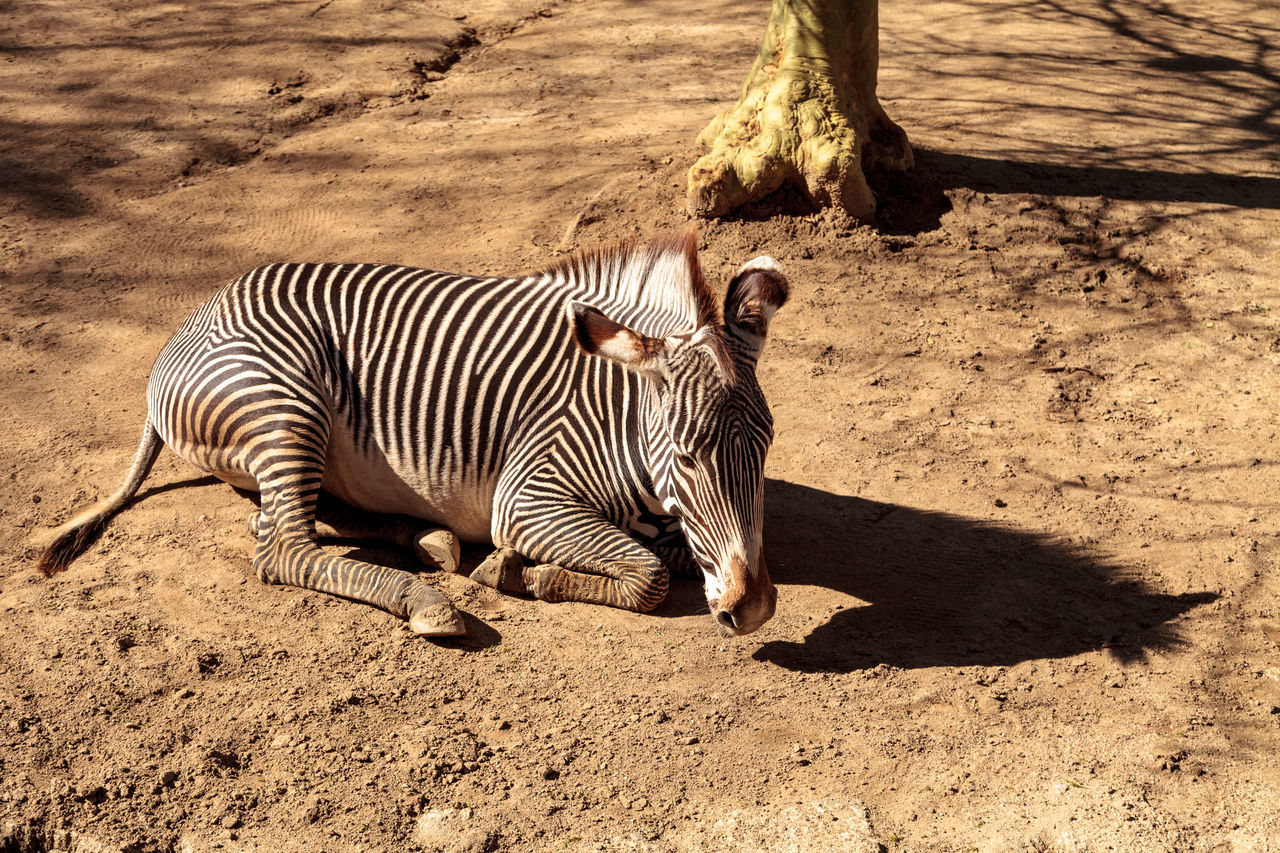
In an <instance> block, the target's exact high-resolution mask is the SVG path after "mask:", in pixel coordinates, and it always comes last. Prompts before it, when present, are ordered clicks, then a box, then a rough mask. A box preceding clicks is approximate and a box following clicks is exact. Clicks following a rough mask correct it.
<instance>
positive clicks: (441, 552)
mask: <svg viewBox="0 0 1280 853" xmlns="http://www.w3.org/2000/svg"><path fill="white" fill-rule="evenodd" d="M413 553H415V554H417V555H418V560H419V561H420V562H423V563H425V564H427V565H428V566H437V567H439V568H440V569H441V570H443V571H446V572H452V573H454V574H457V573H458V570H459V569H460V568H461V566H462V552H461V549H460V548H459V547H458V537H457V536H454V535H453V531H452V530H446V529H444V528H443V527H442V528H440V529H438V530H427V531H425V532H423V533H419V534H418V535H417V536H415V537H414V538H413Z"/></svg>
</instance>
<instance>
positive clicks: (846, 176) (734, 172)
mask: <svg viewBox="0 0 1280 853" xmlns="http://www.w3.org/2000/svg"><path fill="white" fill-rule="evenodd" d="M878 7H879V4H878V0H773V9H772V11H771V12H770V14H769V23H768V26H767V27H766V28H765V33H764V40H763V42H762V43H761V45H760V53H759V54H758V55H757V57H756V61H755V65H753V66H752V68H751V72H750V73H749V74H748V75H747V80H746V83H745V84H744V85H743V87H742V95H741V97H739V99H738V103H737V104H736V105H734V106H733V107H732V108H730V109H729V110H726V111H725V112H724V113H721V114H720V115H719V116H717V117H716V118H715V119H714V120H713V121H712V122H711V124H709V125H707V127H706V129H705V130H703V131H702V133H701V134H699V136H698V142H699V144H700V145H703V146H705V147H707V148H709V149H710V150H709V151H708V152H707V153H706V154H705V155H704V156H703V157H701V158H700V159H699V160H698V161H697V162H696V163H695V164H694V165H693V168H691V169H690V170H689V191H688V199H689V209H690V212H692V213H694V214H696V215H698V216H706V217H716V216H723V215H725V214H726V213H729V212H730V211H732V210H734V209H735V208H738V207H740V206H742V205H743V204H746V203H748V202H751V201H756V200H758V199H760V198H763V197H764V196H767V195H768V194H770V193H772V192H774V191H775V190H777V189H779V188H781V187H783V186H785V185H788V184H791V185H795V186H798V187H799V188H800V189H801V190H802V191H803V192H804V193H805V194H806V195H807V196H808V197H809V199H810V200H811V201H812V202H813V203H814V204H816V205H818V206H820V207H834V208H838V209H841V210H844V211H845V212H846V213H848V214H849V215H850V216H852V217H854V218H855V219H861V220H866V219H869V218H870V217H871V215H872V214H873V213H874V212H875V206H876V203H875V196H874V195H873V194H872V192H871V188H870V187H868V186H867V181H866V178H865V176H864V174H863V171H864V169H865V168H866V167H868V166H872V167H877V168H891V169H898V170H904V169H908V168H910V167H911V164H912V154H911V144H910V142H908V141H907V135H906V133H904V132H903V130H902V128H900V127H898V125H896V124H894V123H893V122H892V121H891V120H890V119H889V117H888V116H887V115H885V112H884V109H883V108H882V107H881V106H880V102H879V100H877V99H876V66H877V64H878V62H879V16H878V12H879V8H878Z"/></svg>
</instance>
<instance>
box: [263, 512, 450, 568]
mask: <svg viewBox="0 0 1280 853" xmlns="http://www.w3.org/2000/svg"><path fill="white" fill-rule="evenodd" d="M261 524H262V514H261V513H254V514H253V515H251V516H250V517H249V532H250V533H251V534H252V535H253V536H254V537H257V535H258V528H259V527H260V526H261ZM315 529H316V536H318V537H319V538H321V539H372V540H376V541H379V542H391V543H394V544H396V545H398V546H400V547H401V548H412V549H413V553H414V554H415V555H417V557H418V560H419V562H421V563H423V564H424V565H426V566H430V567H431V568H433V569H441V570H443V571H446V572H453V573H457V572H458V571H459V570H460V569H461V565H462V554H461V548H460V546H459V543H458V537H457V536H455V535H454V533H453V531H452V530H448V529H447V528H444V527H425V526H424V522H422V521H421V520H419V519H416V518H410V517H409V516H407V515H383V514H381V513H376V512H368V511H366V510H362V509H356V508H355V507H353V506H351V505H350V504H347V503H344V502H343V501H340V500H338V499H337V498H335V497H332V496H330V495H327V494H324V493H322V494H321V495H320V498H319V502H318V504H317V506H316V519H315Z"/></svg>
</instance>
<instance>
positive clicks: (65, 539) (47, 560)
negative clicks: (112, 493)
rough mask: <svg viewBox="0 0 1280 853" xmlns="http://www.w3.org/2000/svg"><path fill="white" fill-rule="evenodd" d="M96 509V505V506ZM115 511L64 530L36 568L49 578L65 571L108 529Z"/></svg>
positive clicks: (104, 513) (103, 513) (41, 556)
mask: <svg viewBox="0 0 1280 853" xmlns="http://www.w3.org/2000/svg"><path fill="white" fill-rule="evenodd" d="M95 509H96V507H95ZM112 514H113V513H108V512H102V513H99V514H97V515H95V516H94V517H93V518H90V519H86V520H85V521H83V522H81V523H80V524H79V525H78V526H76V527H70V529H67V530H63V531H62V532H61V533H59V534H58V536H57V537H56V538H55V539H54V540H53V542H51V543H50V544H49V546H48V547H47V548H45V549H44V552H43V553H41V555H40V562H39V563H37V564H36V568H37V569H39V570H40V572H41V574H43V575H44V576H45V577H47V578H51V577H53V576H54V575H56V574H57V573H58V572H61V571H64V570H65V569H66V568H67V566H69V565H71V561H72V560H74V559H75V558H76V557H79V556H80V555H81V554H83V553H84V552H85V551H86V550H87V549H88V548H89V546H90V545H92V544H93V543H94V541H95V540H96V539H97V538H98V537H99V536H100V535H101V534H102V531H103V530H105V529H106V527H107V522H109V521H110V520H111V515H112Z"/></svg>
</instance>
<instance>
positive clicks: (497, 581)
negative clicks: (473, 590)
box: [471, 548, 524, 592]
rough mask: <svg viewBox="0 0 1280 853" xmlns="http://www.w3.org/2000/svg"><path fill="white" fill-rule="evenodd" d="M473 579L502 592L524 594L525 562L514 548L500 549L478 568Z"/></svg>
mask: <svg viewBox="0 0 1280 853" xmlns="http://www.w3.org/2000/svg"><path fill="white" fill-rule="evenodd" d="M471 579H472V580H473V581H475V582H476V583H478V584H480V585H481V586H487V587H489V588H490V589H497V590H501V591H502V592H524V560H523V559H522V558H521V557H520V555H519V554H517V553H516V551H515V549H514V548H499V549H498V550H497V551H494V552H493V553H492V554H490V555H489V556H488V557H486V558H485V560H484V562H483V563H481V564H480V565H478V566H476V570H475V571H474V572H472V573H471Z"/></svg>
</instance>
